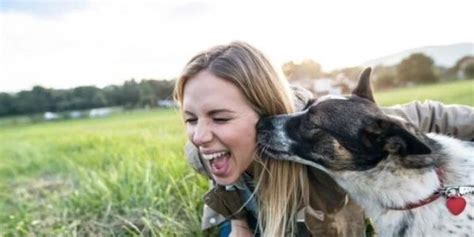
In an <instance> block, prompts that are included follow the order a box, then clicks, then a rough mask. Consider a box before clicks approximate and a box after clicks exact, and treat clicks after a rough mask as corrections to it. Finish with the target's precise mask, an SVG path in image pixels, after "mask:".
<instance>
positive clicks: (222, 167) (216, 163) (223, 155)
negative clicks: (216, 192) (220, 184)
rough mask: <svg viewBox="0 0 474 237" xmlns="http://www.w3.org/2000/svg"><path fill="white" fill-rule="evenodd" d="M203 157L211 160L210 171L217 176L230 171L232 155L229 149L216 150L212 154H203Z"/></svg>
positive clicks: (224, 174)
mask: <svg viewBox="0 0 474 237" xmlns="http://www.w3.org/2000/svg"><path fill="white" fill-rule="evenodd" d="M201 155H202V158H204V159H205V160H207V161H208V162H209V167H210V171H211V173H212V174H214V175H215V176H221V177H222V176H226V175H227V174H228V173H229V171H230V168H229V167H230V157H231V154H230V152H228V151H222V152H216V153H212V154H201Z"/></svg>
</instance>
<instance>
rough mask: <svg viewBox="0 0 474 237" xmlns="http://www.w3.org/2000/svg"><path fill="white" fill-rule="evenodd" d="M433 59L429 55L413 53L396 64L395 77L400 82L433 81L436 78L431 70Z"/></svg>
mask: <svg viewBox="0 0 474 237" xmlns="http://www.w3.org/2000/svg"><path fill="white" fill-rule="evenodd" d="M433 65H434V61H433V59H431V58H430V57H428V56H426V55H424V54H422V53H415V54H412V55H410V56H409V57H408V58H405V59H403V61H402V62H400V64H398V65H397V77H398V81H399V82H400V83H401V84H404V85H406V84H408V83H409V82H415V83H433V82H436V81H437V80H438V77H437V76H436V75H435V74H434V70H433Z"/></svg>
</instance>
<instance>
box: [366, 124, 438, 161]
mask: <svg viewBox="0 0 474 237" xmlns="http://www.w3.org/2000/svg"><path fill="white" fill-rule="evenodd" d="M361 140H362V142H363V144H364V145H365V146H366V147H368V148H369V149H375V150H378V151H383V152H387V153H389V154H397V155H400V156H402V157H404V156H406V155H424V154H430V153H431V149H430V148H429V147H428V146H427V145H426V144H425V143H423V142H422V141H421V140H420V139H418V138H417V137H416V136H414V135H413V134H411V133H410V132H409V131H408V130H406V129H405V128H403V127H402V126H401V125H400V124H398V123H397V122H395V121H392V120H390V119H386V118H376V119H374V120H373V121H372V122H371V123H370V124H369V125H367V126H366V127H364V129H363V130H362V132H361Z"/></svg>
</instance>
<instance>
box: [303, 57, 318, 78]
mask: <svg viewBox="0 0 474 237" xmlns="http://www.w3.org/2000/svg"><path fill="white" fill-rule="evenodd" d="M300 67H301V70H302V71H303V74H304V75H305V76H307V77H309V78H318V77H320V76H321V65H320V64H319V63H317V62H315V61H313V60H311V59H305V60H304V61H303V62H302V63H301V65H300Z"/></svg>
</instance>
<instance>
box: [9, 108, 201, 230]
mask: <svg viewBox="0 0 474 237" xmlns="http://www.w3.org/2000/svg"><path fill="white" fill-rule="evenodd" d="M0 141H1V143H0V236H28V235H33V236H101V235H103V236H124V235H126V236H134V235H144V236H199V235H200V234H199V229H200V227H199V226H200V216H199V210H200V208H201V206H202V201H201V200H202V194H203V192H204V191H205V190H206V187H207V182H206V181H205V180H204V179H202V178H200V177H198V175H197V174H196V173H195V172H192V171H191V169H190V168H189V167H188V166H187V164H186V162H185V159H184V158H183V157H184V156H183V152H182V146H183V144H184V141H185V138H184V132H183V128H182V125H181V123H180V121H179V120H178V116H177V114H176V112H175V111H173V110H161V111H153V112H135V113H129V114H121V115H117V116H114V117H109V118H102V119H89V120H74V121H73V120H69V121H64V122H54V123H43V124H35V125H22V126H17V127H3V128H0Z"/></svg>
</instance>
